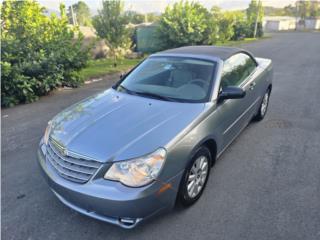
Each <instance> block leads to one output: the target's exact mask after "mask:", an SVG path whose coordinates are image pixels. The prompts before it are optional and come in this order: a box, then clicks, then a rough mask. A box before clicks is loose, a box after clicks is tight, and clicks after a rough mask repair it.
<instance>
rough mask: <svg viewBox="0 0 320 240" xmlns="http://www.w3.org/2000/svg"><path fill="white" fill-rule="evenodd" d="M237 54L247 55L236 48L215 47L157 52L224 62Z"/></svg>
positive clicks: (189, 47)
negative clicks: (215, 59) (218, 59)
mask: <svg viewBox="0 0 320 240" xmlns="http://www.w3.org/2000/svg"><path fill="white" fill-rule="evenodd" d="M239 52H245V53H247V54H249V55H251V54H250V53H248V52H247V51H245V50H243V49H241V48H236V47H216V46H187V47H180V48H174V49H169V50H165V51H162V52H159V53H158V54H160V55H161V54H192V55H205V56H211V57H217V58H220V59H221V60H226V59H228V58H229V57H231V56H232V55H234V54H236V53H239Z"/></svg>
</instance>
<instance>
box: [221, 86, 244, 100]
mask: <svg viewBox="0 0 320 240" xmlns="http://www.w3.org/2000/svg"><path fill="white" fill-rule="evenodd" d="M245 95H246V92H245V91H244V90H243V89H242V88H240V87H233V86H230V87H226V88H224V89H223V90H222V91H221V92H220V94H219V101H222V100H225V99H238V98H243V97H244V96H245Z"/></svg>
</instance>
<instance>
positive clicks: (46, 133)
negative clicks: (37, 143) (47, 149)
mask: <svg viewBox="0 0 320 240" xmlns="http://www.w3.org/2000/svg"><path fill="white" fill-rule="evenodd" d="M50 132H51V122H48V126H47V128H46V131H45V132H44V136H43V142H44V144H45V145H48V141H49V136H50Z"/></svg>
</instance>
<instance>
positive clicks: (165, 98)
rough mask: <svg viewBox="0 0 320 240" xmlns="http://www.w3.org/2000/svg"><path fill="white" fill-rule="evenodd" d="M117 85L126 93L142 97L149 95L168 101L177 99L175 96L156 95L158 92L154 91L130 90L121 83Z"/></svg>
mask: <svg viewBox="0 0 320 240" xmlns="http://www.w3.org/2000/svg"><path fill="white" fill-rule="evenodd" d="M119 87H120V88H121V89H122V90H124V91H125V92H126V93H129V94H132V95H139V96H144V97H151V98H156V99H160V100H164V101H169V102H175V101H177V99H175V98H171V97H167V96H162V95H158V94H156V93H151V92H136V91H132V90H130V89H128V88H126V87H125V86H123V85H121V84H120V85H119Z"/></svg>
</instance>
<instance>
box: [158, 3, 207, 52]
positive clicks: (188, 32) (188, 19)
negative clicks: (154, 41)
mask: <svg viewBox="0 0 320 240" xmlns="http://www.w3.org/2000/svg"><path fill="white" fill-rule="evenodd" d="M208 18H209V12H208V10H207V9H206V8H204V7H203V6H202V5H200V4H199V3H196V2H188V1H180V2H177V3H175V4H174V5H173V6H168V7H167V8H166V9H165V12H164V13H163V14H162V16H161V18H160V20H159V38H161V39H162V40H163V46H162V47H163V48H173V47H180V46H185V45H197V44H202V43H203V42H205V41H206V40H207V37H208V25H207V23H208Z"/></svg>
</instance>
